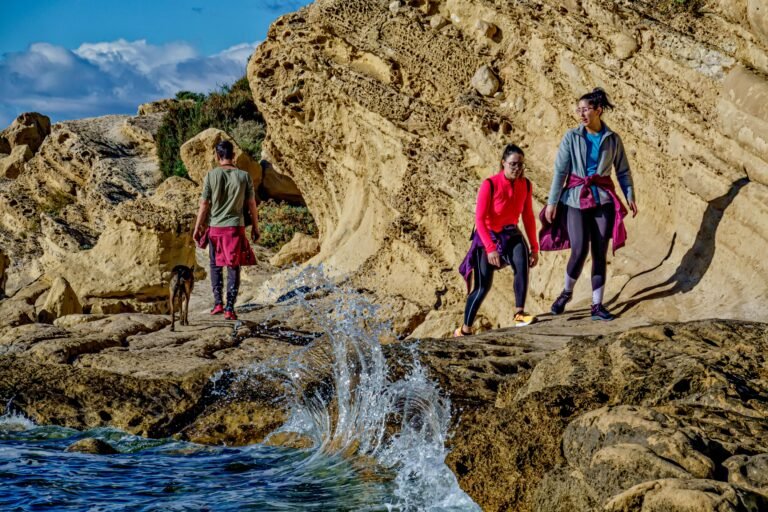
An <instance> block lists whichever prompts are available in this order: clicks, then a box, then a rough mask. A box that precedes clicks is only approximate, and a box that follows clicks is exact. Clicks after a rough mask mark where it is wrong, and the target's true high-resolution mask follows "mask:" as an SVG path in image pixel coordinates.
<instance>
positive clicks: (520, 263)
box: [464, 236, 528, 327]
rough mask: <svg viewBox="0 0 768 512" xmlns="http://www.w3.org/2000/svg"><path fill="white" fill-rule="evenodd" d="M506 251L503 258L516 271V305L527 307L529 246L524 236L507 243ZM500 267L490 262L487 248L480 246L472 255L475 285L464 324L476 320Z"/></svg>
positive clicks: (470, 323) (468, 302)
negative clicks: (486, 251)
mask: <svg viewBox="0 0 768 512" xmlns="http://www.w3.org/2000/svg"><path fill="white" fill-rule="evenodd" d="M506 249H507V250H506V252H505V253H504V254H501V255H500V256H501V259H502V260H503V261H504V262H505V263H506V264H507V265H509V266H511V267H512V270H513V271H514V273H515V281H514V289H515V306H517V307H518V308H522V307H525V296H526V295H527V294H528V246H527V245H526V244H525V240H523V237H522V236H519V237H515V238H513V239H512V240H510V241H509V244H507V248H506ZM497 270H499V269H498V267H494V266H493V265H491V264H490V263H489V262H488V255H487V254H486V253H485V249H482V248H478V249H477V250H476V251H475V254H474V255H473V256H472V272H473V273H474V286H473V288H472V293H470V294H469V297H467V306H466V308H465V309H464V324H465V325H467V326H469V327H471V326H472V324H473V323H474V321H475V316H476V315H477V310H478V309H480V305H481V304H482V303H483V299H485V296H486V295H488V292H489V291H490V289H491V285H492V284H493V273H494V272H496V271H497Z"/></svg>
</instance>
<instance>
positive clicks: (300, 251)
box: [269, 233, 320, 267]
mask: <svg viewBox="0 0 768 512" xmlns="http://www.w3.org/2000/svg"><path fill="white" fill-rule="evenodd" d="M318 252H320V242H318V240H317V238H314V237H311V236H309V235H305V234H304V233H296V234H294V235H293V238H292V239H291V241H290V242H288V243H287V244H285V245H284V246H282V247H281V248H280V250H279V251H278V252H277V254H275V255H274V256H272V258H271V259H270V260H269V262H270V263H271V264H272V265H274V266H276V267H284V266H286V265H291V264H293V263H304V262H305V261H307V260H308V259H310V258H311V257H312V256H314V255H315V254H317V253H318Z"/></svg>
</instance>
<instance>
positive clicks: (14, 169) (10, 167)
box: [0, 144, 33, 179]
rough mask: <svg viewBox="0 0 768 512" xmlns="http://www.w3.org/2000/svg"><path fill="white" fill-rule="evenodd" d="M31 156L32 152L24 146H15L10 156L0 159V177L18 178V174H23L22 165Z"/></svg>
mask: <svg viewBox="0 0 768 512" xmlns="http://www.w3.org/2000/svg"><path fill="white" fill-rule="evenodd" d="M32 156H33V155H32V150H31V149H29V146H27V145H26V144H22V145H19V146H16V147H15V148H13V150H12V151H11V154H10V155H8V156H6V157H4V158H2V159H0V176H2V177H5V178H10V179H16V178H18V177H19V174H21V173H22V172H24V164H25V163H26V162H28V161H29V160H30V159H31V158H32Z"/></svg>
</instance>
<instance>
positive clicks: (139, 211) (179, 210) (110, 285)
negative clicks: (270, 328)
mask: <svg viewBox="0 0 768 512" xmlns="http://www.w3.org/2000/svg"><path fill="white" fill-rule="evenodd" d="M22 117H23V116H22ZM46 119H47V118H46ZM161 119H162V114H147V115H143V116H140V117H131V116H105V117H99V118H93V119H82V120H77V121H67V122H63V123H58V124H56V125H54V126H53V128H52V130H51V129H50V127H49V131H50V132H51V133H50V135H48V136H47V137H46V138H45V139H44V140H43V142H42V145H40V147H39V150H38V151H37V153H36V154H35V155H34V157H32V158H31V159H29V160H28V161H27V162H26V163H24V164H23V170H22V171H21V172H20V173H19V174H18V177H16V179H15V180H13V181H10V180H5V181H2V183H0V247H2V251H3V252H4V253H5V254H6V255H7V256H8V260H9V264H8V265H7V272H6V274H7V278H8V285H7V286H6V291H7V293H8V294H9V295H10V294H13V293H16V292H17V291H18V290H21V289H23V288H24V287H25V286H26V285H28V284H29V283H30V282H33V281H34V280H35V279H38V278H41V277H42V278H43V280H44V281H46V282H48V283H51V282H53V281H54V280H56V279H58V278H64V279H65V280H66V281H67V282H68V283H69V286H71V288H72V290H74V293H75V295H76V297H77V300H78V302H79V303H80V304H81V305H82V306H83V307H84V308H85V309H86V311H87V310H90V308H92V307H93V308H95V310H96V311H102V312H103V311H110V312H123V311H147V312H149V311H164V310H165V309H166V305H165V302H166V296H167V291H166V290H165V288H164V283H165V282H166V281H167V277H168V274H169V272H170V270H171V269H172V268H173V266H174V265H176V264H193V263H194V246H193V243H192V240H191V235H190V234H189V232H190V231H191V223H192V222H193V220H194V219H193V214H194V212H193V209H194V208H195V203H196V202H197V199H196V197H195V198H193V199H192V204H191V205H186V204H184V205H181V204H179V203H180V202H181V201H187V200H189V195H188V194H185V193H184V192H183V190H185V188H184V184H179V186H178V187H177V188H178V189H180V190H179V191H178V192H177V193H175V191H173V190H170V189H171V185H172V184H173V183H176V182H172V183H169V184H167V185H166V186H165V187H162V190H161V192H162V194H161V195H160V197H158V198H157V199H155V198H154V197H153V195H155V192H156V190H158V185H160V183H161V182H162V175H161V174H160V171H159V169H158V164H157V157H156V154H155V139H154V137H155V134H156V132H157V130H158V128H159V126H160V122H161ZM17 121H18V120H17ZM28 124H29V123H28ZM14 126H15V124H14V125H12V126H11V127H9V128H8V129H7V130H6V132H8V131H9V130H11V131H12V128H14ZM6 132H3V133H6ZM25 147H26V146H17V147H16V148H15V149H14V151H15V150H17V149H19V148H25ZM9 158H10V157H9ZM70 302H71V301H70ZM16 304H17V305H23V304H26V302H25V301H24V300H21V301H16ZM28 306H30V305H28V304H27V305H25V306H23V307H21V308H18V307H15V306H14V307H13V309H14V311H17V312H19V314H13V315H11V316H12V317H13V318H14V319H13V320H8V322H6V323H10V324H14V323H17V322H23V321H24V319H31V321H35V320H37V319H38V318H37V317H36V316H35V314H32V315H30V314H27V313H28V311H27V310H28V309H29V307H28ZM32 306H34V302H33V304H32ZM38 306H40V307H38V308H37V309H38V310H39V311H45V309H44V308H42V306H43V304H40V305H38ZM8 307H11V306H8ZM22 310H23V311H27V313H21V311H22ZM70 312H71V311H70ZM54 317H55V316H54ZM43 319H44V320H45V321H51V320H52V319H53V317H51V315H49V314H45V315H44V318H43Z"/></svg>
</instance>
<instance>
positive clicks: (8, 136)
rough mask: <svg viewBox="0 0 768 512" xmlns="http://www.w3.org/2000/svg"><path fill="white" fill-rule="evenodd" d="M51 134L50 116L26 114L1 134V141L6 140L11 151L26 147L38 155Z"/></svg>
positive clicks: (35, 113)
mask: <svg viewBox="0 0 768 512" xmlns="http://www.w3.org/2000/svg"><path fill="white" fill-rule="evenodd" d="M49 133H51V120H50V118H49V117H48V116H44V115H42V114H38V113H37V112H25V113H24V114H21V115H20V116H19V117H17V118H16V119H15V120H14V121H13V123H11V125H10V126H9V127H8V128H6V129H5V130H3V131H2V132H0V139H4V140H6V141H7V142H8V145H9V146H10V149H13V148H15V147H18V146H24V145H26V146H29V149H30V150H31V151H32V153H37V150H38V149H39V148H40V145H41V144H42V143H43V140H44V139H45V138H46V137H47V136H48V134H49Z"/></svg>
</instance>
